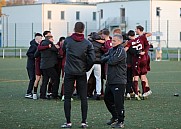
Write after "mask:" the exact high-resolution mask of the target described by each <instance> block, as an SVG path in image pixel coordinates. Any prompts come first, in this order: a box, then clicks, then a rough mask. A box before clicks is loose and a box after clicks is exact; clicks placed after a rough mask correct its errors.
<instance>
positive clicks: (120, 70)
mask: <svg viewBox="0 0 181 129" xmlns="http://www.w3.org/2000/svg"><path fill="white" fill-rule="evenodd" d="M126 56H127V55H126V52H125V50H124V47H123V46H122V45H118V46H116V47H113V48H111V49H109V51H108V52H107V53H106V54H104V55H103V56H102V58H101V60H102V62H105V63H107V64H108V71H107V83H108V84H126V83H127V75H126V72H127V71H126V70H127V65H126Z"/></svg>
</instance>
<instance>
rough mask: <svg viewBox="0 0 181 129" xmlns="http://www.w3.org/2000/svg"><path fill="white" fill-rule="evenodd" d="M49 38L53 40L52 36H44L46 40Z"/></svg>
mask: <svg viewBox="0 0 181 129" xmlns="http://www.w3.org/2000/svg"><path fill="white" fill-rule="evenodd" d="M51 38H53V36H51V35H49V36H45V39H47V40H49V39H51Z"/></svg>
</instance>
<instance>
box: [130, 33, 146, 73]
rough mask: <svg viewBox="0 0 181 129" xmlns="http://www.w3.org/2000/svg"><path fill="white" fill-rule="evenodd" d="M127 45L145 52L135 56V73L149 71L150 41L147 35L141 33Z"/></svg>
mask: <svg viewBox="0 0 181 129" xmlns="http://www.w3.org/2000/svg"><path fill="white" fill-rule="evenodd" d="M126 47H132V48H133V49H136V50H137V51H140V52H143V51H144V52H145V54H144V55H139V54H138V55H134V56H133V75H134V76H138V75H145V74H147V71H148V64H147V63H148V50H149V43H148V40H147V38H146V36H145V35H141V36H139V37H137V38H135V39H133V40H130V41H128V44H127V45H126Z"/></svg>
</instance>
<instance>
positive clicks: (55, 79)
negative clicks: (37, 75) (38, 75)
mask: <svg viewBox="0 0 181 129" xmlns="http://www.w3.org/2000/svg"><path fill="white" fill-rule="evenodd" d="M42 75H43V80H42V86H41V89H40V97H41V98H45V96H46V91H47V84H48V82H49V79H50V78H51V79H52V83H53V84H52V85H53V86H52V96H53V97H55V98H56V97H57V96H58V89H59V82H60V78H59V76H58V73H57V71H56V69H55V67H51V68H47V69H42Z"/></svg>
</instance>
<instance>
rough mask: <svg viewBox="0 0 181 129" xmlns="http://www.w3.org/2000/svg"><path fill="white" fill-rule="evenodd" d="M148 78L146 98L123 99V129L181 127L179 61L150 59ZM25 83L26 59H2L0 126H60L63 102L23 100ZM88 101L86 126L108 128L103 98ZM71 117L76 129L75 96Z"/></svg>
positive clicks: (11, 128)
mask: <svg viewBox="0 0 181 129" xmlns="http://www.w3.org/2000/svg"><path fill="white" fill-rule="evenodd" d="M148 79H149V85H150V87H151V90H152V92H153V93H152V95H151V96H150V97H149V98H148V99H146V100H141V101H136V100H134V99H132V100H126V101H125V111H126V114H125V116H126V117H125V129H181V62H176V61H172V62H171V61H162V62H151V71H150V72H149V73H148ZM27 85H28V76H27V73H26V58H23V59H17V58H16V59H15V58H6V59H2V58H1V59H0V129H60V125H61V124H63V123H64V122H65V118H64V110H63V102H62V101H60V100H57V101H56V100H41V99H38V100H32V99H25V98H24V95H25V93H26V89H27ZM140 88H141V86H140ZM174 93H180V96H179V97H175V96H174ZM88 102H89V110H88V119H87V121H88V125H89V127H88V128H92V129H110V128H111V127H110V126H107V125H106V122H107V120H108V119H110V117H111V115H110V113H109V112H108V111H107V109H106V107H105V104H104V101H103V100H100V101H96V100H89V101H88ZM71 118H72V123H73V127H72V128H74V129H78V128H79V126H80V122H81V114H80V101H79V100H78V99H74V101H72V117H71Z"/></svg>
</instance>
